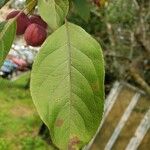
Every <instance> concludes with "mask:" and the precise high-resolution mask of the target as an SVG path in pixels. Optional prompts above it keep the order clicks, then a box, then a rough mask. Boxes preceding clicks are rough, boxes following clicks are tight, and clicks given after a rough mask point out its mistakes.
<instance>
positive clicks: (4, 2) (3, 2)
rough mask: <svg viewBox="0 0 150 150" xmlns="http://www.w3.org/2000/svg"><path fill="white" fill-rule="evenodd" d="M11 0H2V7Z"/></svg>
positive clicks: (0, 2) (0, 1)
mask: <svg viewBox="0 0 150 150" xmlns="http://www.w3.org/2000/svg"><path fill="white" fill-rule="evenodd" d="M8 1H9V0H0V8H2V7H3V6H4V5H5V4H6V3H7V2H8Z"/></svg>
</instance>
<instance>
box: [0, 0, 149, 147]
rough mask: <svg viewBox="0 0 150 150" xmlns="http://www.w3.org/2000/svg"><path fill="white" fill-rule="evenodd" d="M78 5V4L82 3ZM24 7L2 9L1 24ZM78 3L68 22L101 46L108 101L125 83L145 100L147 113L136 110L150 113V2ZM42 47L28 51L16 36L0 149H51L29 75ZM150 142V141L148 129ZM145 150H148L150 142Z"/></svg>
mask: <svg viewBox="0 0 150 150" xmlns="http://www.w3.org/2000/svg"><path fill="white" fill-rule="evenodd" d="M74 1H75V3H74V4H77V3H76V1H77V0H74ZM24 2H25V0H13V1H11V3H8V4H7V5H6V6H5V7H3V8H2V9H1V10H0V21H3V20H4V19H5V18H6V15H7V14H8V13H9V12H10V11H11V10H13V9H22V8H23V7H24V6H25V4H24ZM74 4H72V5H71V6H72V7H71V10H70V12H71V13H70V14H69V16H68V20H70V21H72V22H74V23H76V24H78V25H80V26H81V27H83V28H84V29H85V30H86V31H87V32H88V33H90V34H91V35H92V36H93V37H94V38H95V39H97V41H98V42H99V43H100V45H101V47H102V50H103V53H104V59H105V69H106V71H105V72H106V77H105V92H106V98H107V97H108V95H109V94H110V91H111V90H112V89H113V88H114V86H113V85H114V83H115V82H116V81H117V82H119V83H120V82H122V81H123V82H125V83H126V84H130V85H132V86H134V87H136V88H137V89H140V90H142V91H143V92H144V95H146V98H145V97H144V99H146V100H145V101H146V103H145V105H141V106H140V107H143V108H140V110H138V111H137V110H136V111H137V114H135V115H139V114H138V113H139V112H140V113H141V112H142V111H141V110H145V107H146V110H145V112H146V111H147V110H148V109H149V108H150V103H149V101H150V98H149V95H150V1H148V0H109V1H107V2H106V3H105V4H104V5H103V6H101V4H97V3H96V1H94V0H87V6H85V9H81V8H80V7H79V6H78V5H74ZM39 48H40V47H36V48H35V47H31V46H27V45H26V44H25V42H24V40H23V38H22V37H17V38H16V40H15V41H14V44H13V46H12V48H11V50H10V53H9V55H8V56H7V58H6V60H5V62H4V65H3V66H2V68H1V69H0V103H1V104H0V110H1V111H0V150H48V149H51V147H50V144H49V140H47V139H45V136H46V135H45V134H46V133H45V132H44V134H43V132H42V135H40V136H39V132H41V129H43V128H41V126H42V121H41V120H40V118H39V116H38V114H37V112H36V110H35V107H34V105H33V102H32V100H31V96H30V91H29V81H30V70H31V69H32V63H33V62H34V58H35V56H36V54H37V53H38V51H39ZM129 91H130V90H129ZM129 91H128V92H129ZM136 92H138V90H137V91H136ZM123 96H126V95H123ZM143 101H144V100H143ZM120 104H121V105H123V104H122V103H120ZM115 117H116V116H115ZM141 119H142V118H141ZM44 130H45V129H44ZM46 137H47V136H46ZM43 138H44V140H43ZM146 140H147V141H148V140H149V141H150V132H149V130H148V138H147V139H146ZM147 143H148V142H147ZM98 149H99V148H98ZM114 149H116V150H122V149H123V148H122V149H118V148H114ZM141 149H143V150H149V149H150V143H149V145H148V144H147V145H146V147H144V148H141ZM93 150H94V149H93ZM95 150H97V149H96V148H95ZM99 150H101V149H99Z"/></svg>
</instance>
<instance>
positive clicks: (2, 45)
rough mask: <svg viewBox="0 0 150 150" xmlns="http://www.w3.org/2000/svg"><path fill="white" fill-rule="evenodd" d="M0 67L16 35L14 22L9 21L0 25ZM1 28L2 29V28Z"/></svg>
mask: <svg viewBox="0 0 150 150" xmlns="http://www.w3.org/2000/svg"><path fill="white" fill-rule="evenodd" d="M0 26H1V27H0V28H1V29H0V66H1V65H2V64H3V62H4V60H5V58H6V56H7V54H8V52H9V50H10V48H11V45H12V43H13V40H14V38H15V35H16V21H15V20H14V19H11V20H9V21H8V22H7V23H2V24H1V25H0ZM2 26H3V28H2Z"/></svg>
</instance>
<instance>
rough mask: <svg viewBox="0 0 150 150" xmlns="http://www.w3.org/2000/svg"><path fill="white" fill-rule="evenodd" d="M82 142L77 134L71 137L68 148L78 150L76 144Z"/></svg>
mask: <svg viewBox="0 0 150 150" xmlns="http://www.w3.org/2000/svg"><path fill="white" fill-rule="evenodd" d="M78 144H80V140H79V138H78V137H77V136H75V137H73V138H71V139H70V141H69V144H68V150H76V145H78Z"/></svg>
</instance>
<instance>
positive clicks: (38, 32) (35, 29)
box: [24, 23, 47, 46]
mask: <svg viewBox="0 0 150 150" xmlns="http://www.w3.org/2000/svg"><path fill="white" fill-rule="evenodd" d="M46 37H47V33H46V30H45V29H44V28H43V27H41V26H40V25H38V24H35V23H32V24H31V25H29V26H28V27H27V29H26V31H25V34H24V38H25V41H26V43H27V44H28V45H31V46H40V45H42V43H43V42H44V41H45V39H46Z"/></svg>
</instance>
